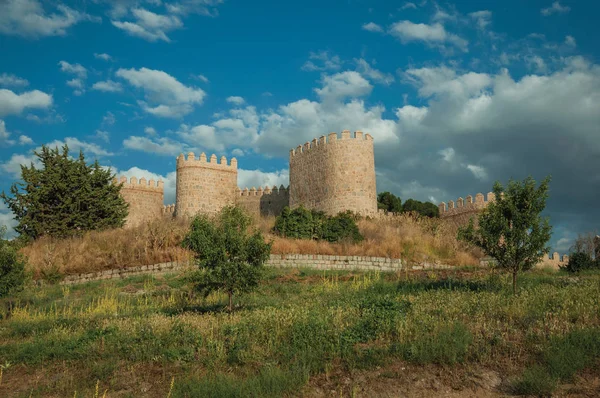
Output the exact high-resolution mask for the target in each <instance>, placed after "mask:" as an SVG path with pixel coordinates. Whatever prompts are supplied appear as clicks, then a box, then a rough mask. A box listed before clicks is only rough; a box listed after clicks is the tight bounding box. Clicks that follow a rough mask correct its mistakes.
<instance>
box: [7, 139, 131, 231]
mask: <svg viewBox="0 0 600 398" xmlns="http://www.w3.org/2000/svg"><path fill="white" fill-rule="evenodd" d="M35 155H36V156H37V158H38V159H39V162H40V163H41V165H42V167H41V168H39V169H38V168H36V167H35V166H34V164H33V162H32V163H31V165H30V166H24V165H23V166H21V179H22V182H17V183H15V184H13V185H12V186H11V189H10V193H11V194H12V196H9V195H7V194H6V193H5V192H2V194H1V195H0V197H1V198H2V199H3V200H4V202H5V203H6V204H7V206H8V207H9V208H10V209H11V210H12V212H13V213H14V215H15V218H16V220H17V221H18V225H17V226H16V227H15V230H16V231H17V232H18V233H19V234H21V235H22V236H25V237H27V238H29V239H37V238H39V237H40V236H43V235H49V236H52V237H67V236H73V235H79V234H81V233H83V232H84V231H90V230H103V229H109V228H115V227H121V226H123V224H124V222H125V217H126V216H127V204H126V203H125V201H124V200H123V198H122V197H121V195H120V194H119V192H120V189H121V188H120V185H118V184H113V183H112V180H113V178H114V175H112V174H111V172H110V170H108V169H104V168H102V167H100V164H99V163H98V161H96V162H94V163H93V164H92V165H88V164H87V163H86V162H85V158H84V155H83V152H80V153H79V158H78V159H72V158H71V157H69V148H68V147H67V146H66V145H65V146H63V148H62V151H59V149H58V148H55V149H49V148H48V147H46V146H42V149H41V151H40V152H37V151H36V152H35Z"/></svg>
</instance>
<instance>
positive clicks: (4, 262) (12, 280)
mask: <svg viewBox="0 0 600 398" xmlns="http://www.w3.org/2000/svg"><path fill="white" fill-rule="evenodd" d="M5 232H6V227H5V226H4V225H3V226H0V297H5V296H8V295H9V294H11V293H13V292H16V291H17V290H19V289H21V288H22V287H23V284H24V282H25V261H24V259H23V257H22V256H21V255H19V253H17V250H16V249H15V248H14V245H12V244H11V242H9V241H6V240H4V233H5Z"/></svg>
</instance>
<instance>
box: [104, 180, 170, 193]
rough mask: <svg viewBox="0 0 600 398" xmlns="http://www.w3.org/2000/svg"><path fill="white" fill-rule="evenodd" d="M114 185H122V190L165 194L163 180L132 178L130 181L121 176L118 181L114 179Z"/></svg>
mask: <svg viewBox="0 0 600 398" xmlns="http://www.w3.org/2000/svg"><path fill="white" fill-rule="evenodd" d="M113 183H114V184H122V187H121V189H140V190H147V191H156V192H163V190H164V183H163V182H162V181H161V180H158V181H154V180H146V179H145V178H143V177H142V178H140V179H139V180H138V179H137V177H131V178H130V179H129V180H128V179H127V177H125V176H121V177H120V178H119V179H118V180H117V179H116V178H114V179H113Z"/></svg>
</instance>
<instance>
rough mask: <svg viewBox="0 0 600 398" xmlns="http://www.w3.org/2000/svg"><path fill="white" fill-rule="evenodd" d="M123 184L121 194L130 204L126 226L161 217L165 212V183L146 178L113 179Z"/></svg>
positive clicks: (116, 182)
mask: <svg viewBox="0 0 600 398" xmlns="http://www.w3.org/2000/svg"><path fill="white" fill-rule="evenodd" d="M113 183H114V184H121V196H122V197H123V199H124V200H125V202H127V203H128V204H129V215H128V216H127V221H126V223H125V225H126V226H128V227H132V226H136V225H139V224H141V223H144V222H147V221H150V220H153V219H156V218H159V217H160V216H161V214H162V212H163V200H164V184H163V182H162V181H156V182H155V181H154V180H149V181H146V179H145V178H140V179H139V180H138V179H137V178H136V177H131V178H130V179H129V180H127V177H121V178H120V180H117V179H116V178H115V179H114V180H113Z"/></svg>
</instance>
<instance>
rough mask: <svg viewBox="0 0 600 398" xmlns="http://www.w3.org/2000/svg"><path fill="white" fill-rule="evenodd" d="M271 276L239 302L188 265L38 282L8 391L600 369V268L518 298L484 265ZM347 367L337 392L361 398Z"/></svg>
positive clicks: (191, 389) (237, 391)
mask: <svg viewBox="0 0 600 398" xmlns="http://www.w3.org/2000/svg"><path fill="white" fill-rule="evenodd" d="M268 272H269V275H268V277H267V279H266V280H265V281H264V282H263V283H261V284H260V285H259V288H258V290H257V291H255V292H253V293H251V294H248V295H246V296H245V298H244V301H243V302H244V303H245V304H244V306H242V307H239V306H238V307H237V309H236V311H235V312H233V313H232V314H230V313H227V312H225V311H224V307H225V305H226V302H227V296H226V295H225V294H224V293H213V294H211V295H209V296H208V297H206V298H203V297H201V296H195V295H193V294H191V293H190V291H191V290H190V286H189V284H188V282H187V279H186V277H185V276H184V275H182V276H176V275H170V276H169V275H166V276H158V277H153V276H139V277H132V278H129V279H126V280H119V281H103V282H93V283H89V284H83V285H74V286H69V287H67V286H46V287H30V288H28V289H27V290H26V291H24V292H22V293H21V294H19V295H18V296H16V297H14V300H13V306H12V310H11V313H10V314H8V313H7V312H6V310H4V312H3V313H2V318H3V320H1V321H0V322H1V327H0V364H2V372H3V375H2V379H1V381H0V396H9V395H10V396H16V397H19V396H23V397H29V396H33V397H39V396H93V395H94V393H95V391H99V394H98V395H96V396H102V394H103V392H105V391H107V395H106V396H124V397H127V396H131V397H135V396H146V397H166V396H168V395H169V394H170V396H171V397H192V396H204V397H236V396H239V397H241V396H256V397H262V396H264V397H277V396H283V395H287V396H294V395H296V394H298V395H299V396H306V395H310V392H311V388H312V387H311V386H313V382H314V381H315V380H316V379H315V377H317V379H318V377H319V375H325V376H326V377H333V376H332V375H333V374H335V373H337V372H342V373H343V374H345V375H347V376H346V377H345V378H344V379H346V378H349V379H351V380H352V374H355V373H356V372H361V369H365V370H368V369H372V370H373V371H375V372H378V374H380V377H379V379H386V380H387V379H393V378H396V377H401V376H400V375H396V374H395V373H394V372H390V371H388V370H387V369H389V368H388V366H391V365H393V364H394V363H397V362H398V361H400V363H401V364H402V365H400V366H402V367H405V366H406V367H411V369H413V371H414V372H415V373H416V374H423V372H426V371H427V369H431V367H432V366H438V365H439V366H440V367H438V368H434V369H437V370H435V371H434V372H433V373H434V374H438V375H440V376H438V377H441V376H442V375H444V374H448V373H453V374H456V372H463V373H460V374H462V375H463V376H459V377H457V378H458V379H459V380H461V378H462V380H466V375H468V374H469V373H472V372H474V371H475V372H477V370H475V369H489V370H491V371H494V372H497V373H498V374H499V375H500V379H501V380H500V384H499V385H498V386H496V387H495V389H496V390H495V391H497V392H499V393H501V394H510V393H524V394H546V395H547V394H549V393H550V392H552V391H556V390H555V389H557V388H559V389H562V390H560V391H562V392H563V393H565V394H566V393H569V392H570V393H573V392H575V393H576V392H577V391H579V390H578V389H580V388H585V386H586V385H587V384H588V383H587V380H593V379H594V377H596V378H597V377H598V376H600V374H599V373H598V372H599V369H600V367H599V366H597V365H598V364H599V362H598V360H599V359H600V350H599V347H598V342H600V302H599V301H598V297H600V275H598V274H589V273H588V274H582V275H581V276H579V277H578V278H571V277H566V276H564V274H561V273H558V274H544V273H539V272H530V273H527V274H525V275H524V276H523V277H522V280H521V289H520V294H519V295H518V296H514V295H512V293H511V285H510V279H508V278H504V277H503V276H499V275H489V274H488V273H487V272H481V271H477V272H466V271H462V270H455V271H439V272H427V273H425V272H421V273H409V274H378V273H358V272H352V273H349V272H331V271H328V272H322V271H321V272H318V271H308V270H290V271H282V270H273V269H269V270H268ZM0 308H4V307H1V306H0ZM377 369H379V370H377ZM398 369H400V367H398ZM461 369H463V370H462V371H461ZM430 373H431V372H430ZM327 375H329V376H327ZM586 375H587V376H589V379H586V380H582V379H580V378H581V377H586ZM344 379H341V380H339V382H337V384H335V383H334V384H333V385H332V387H331V389H333V390H334V393H335V395H336V396H337V395H341V394H342V393H343V394H344V395H347V396H350V395H353V396H363V394H362V393H361V391H363V390H362V389H363V388H367V387H368V386H365V385H364V383H363V384H361V383H360V382H359V381H355V382H354V383H350V384H346V383H345V382H344V381H343V380H344ZM332 380H333V378H332ZM578 380H579V381H578ZM332 383H333V382H332ZM456 383H457V384H458V385H455V386H454V388H456V389H457V390H459V391H460V390H461V389H462V390H464V391H465V392H467V391H472V390H471V388H472V385H470V384H468V382H466V381H464V382H463V384H461V383H460V382H456ZM465 383H466V384H465ZM564 383H570V386H566V387H565V386H562V387H561V385H562V384H564ZM409 384H410V383H409ZM565 389H567V390H565ZM329 391H330V390H328V393H329ZM420 393H421V395H425V396H427V395H435V394H436V390H429V391H420ZM364 396H369V394H368V393H364Z"/></svg>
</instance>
